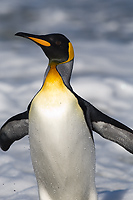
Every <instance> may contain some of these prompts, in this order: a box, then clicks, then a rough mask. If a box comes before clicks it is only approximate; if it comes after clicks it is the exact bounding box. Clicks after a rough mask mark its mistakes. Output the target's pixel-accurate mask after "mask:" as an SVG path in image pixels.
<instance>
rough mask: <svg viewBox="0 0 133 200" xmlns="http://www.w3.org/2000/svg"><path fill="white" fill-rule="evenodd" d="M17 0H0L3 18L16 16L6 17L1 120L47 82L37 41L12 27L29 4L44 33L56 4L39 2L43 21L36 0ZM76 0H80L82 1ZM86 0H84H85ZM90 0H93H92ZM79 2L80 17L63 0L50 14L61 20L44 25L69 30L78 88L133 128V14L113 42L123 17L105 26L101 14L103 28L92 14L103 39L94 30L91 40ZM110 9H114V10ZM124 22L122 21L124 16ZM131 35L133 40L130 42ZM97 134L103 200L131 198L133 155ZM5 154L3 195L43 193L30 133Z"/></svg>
mask: <svg viewBox="0 0 133 200" xmlns="http://www.w3.org/2000/svg"><path fill="white" fill-rule="evenodd" d="M12 2H13V5H14V6H15V7H13V5H11V4H10V3H9V1H7V0H4V1H1V3H0V4H1V5H2V6H3V10H2V6H0V11H1V12H0V15H1V16H2V17H3V18H2V17H1V19H3V20H5V19H6V17H5V16H7V15H9V13H10V15H11V18H10V15H9V16H8V17H9V18H10V20H11V21H10V20H7V21H6V23H3V24H1V25H0V26H1V28H2V29H1V31H0V47H1V48H0V61H1V64H0V125H2V124H3V123H4V122H5V120H6V119H7V118H9V117H10V116H12V115H15V114H16V113H19V112H21V111H24V110H25V109H26V107H27V105H28V103H29V102H30V100H31V99H32V97H33V96H34V94H35V93H36V92H37V90H38V89H39V88H40V86H41V84H42V80H43V74H44V71H45V69H46V66H47V61H48V60H47V59H46V58H45V56H44V55H43V53H42V52H41V50H40V49H39V48H38V47H37V46H36V45H35V44H33V43H32V42H30V41H28V40H24V39H22V38H14V36H13V34H12V33H15V32H17V31H20V27H21V23H19V20H20V21H21V20H22V19H21V17H20V19H19V17H18V18H16V16H19V15H17V14H16V15H13V14H12V12H13V13H14V12H16V13H17V12H18V11H17V10H18V8H19V9H20V8H22V7H23V9H24V8H27V13H28V14H30V17H31V18H28V19H30V20H29V21H28V23H31V22H32V23H31V26H30V27H29V32H31V30H32V33H36V31H34V30H36V29H37V28H38V29H37V30H38V31H37V32H38V33H39V27H40V33H42V31H43V28H42V26H41V22H42V21H43V19H45V17H46V16H45V15H46V14H48V13H49V11H50V8H51V7H50V6H49V7H48V5H46V8H47V10H46V11H47V12H46V11H45V12H42V8H40V7H41V6H40V7H39V8H40V10H39V11H41V12H40V13H39V16H38V18H39V19H40V21H39V24H38V23H37V21H35V23H33V21H34V18H33V19H32V17H33V16H32V12H31V10H34V14H35V12H36V9H35V6H37V5H36V4H35V2H34V7H32V8H31V7H30V2H31V0H29V1H22V2H23V3H21V4H22V5H21V4H19V3H17V2H18V1H15V0H13V1H12ZM26 2H27V3H28V6H29V8H30V9H29V8H28V7H26V6H25V7H24V4H25V3H26ZM38 2H39V3H42V1H41V0H39V1H38ZM49 2H52V1H49ZM58 2H60V1H58ZM77 2H78V4H79V5H80V3H81V1H80V0H79V1H77ZM83 2H84V3H85V2H86V1H83ZM88 2H89V3H90V2H91V1H88ZM112 2H114V1H112ZM117 2H119V1H117ZM122 2H125V1H124V0H123V1H122ZM127 2H130V1H127ZM8 3H9V4H8ZM69 3H70V2H69ZM64 4H65V3H64ZM78 4H77V7H76V8H75V10H74V12H73V13H74V14H75V16H76V17H77V18H76V17H75V18H73V13H71V12H70V11H69V13H67V11H68V10H69V6H68V5H64V7H63V8H64V10H63V12H62V11H61V9H60V8H58V9H55V10H54V12H53V13H52V15H51V19H54V20H55V22H56V29H55V24H54V21H53V24H52V22H51V23H50V25H49V24H46V19H45V24H46V27H45V30H47V32H54V30H56V31H57V28H59V32H62V33H64V34H66V35H68V36H69V38H70V39H71V41H72V43H73V45H74V49H75V64H74V71H73V76H72V81H71V83H72V86H73V88H74V90H75V91H76V92H77V93H78V94H79V95H80V96H82V97H83V98H85V99H86V100H88V101H89V102H91V103H92V104H93V105H95V106H96V107H97V108H99V109H100V110H102V111H103V112H105V113H106V114H108V115H110V116H112V117H114V118H116V119H117V120H119V121H121V122H123V123H125V124H126V125H128V126H129V127H131V128H133V114H132V113H133V56H132V55H133V41H132V39H131V38H130V37H129V35H131V34H129V33H130V32H131V31H132V27H131V19H129V20H128V19H127V18H126V20H127V23H125V24H126V31H125V29H122V28H121V29H120V30H119V29H118V33H119V31H122V30H124V31H125V32H123V34H121V38H122V36H123V39H121V38H120V39H121V41H119V39H118V38H117V42H111V40H106V39H105V38H107V37H109V36H110V37H111V39H112V38H113V37H114V36H111V35H109V30H110V28H111V27H112V29H113V30H114V29H115V27H116V26H117V25H118V21H117V20H116V21H115V20H114V21H115V23H116V24H115V25H114V24H113V25H112V26H111V24H110V23H112V21H110V23H109V24H108V26H106V25H107V24H105V21H104V20H103V19H101V18H102V17H99V20H103V21H104V23H102V29H101V32H100V28H99V27H100V25H99V23H95V22H96V19H95V18H93V20H92V18H91V23H89V24H88V27H90V29H91V27H92V28H93V27H94V26H92V24H93V22H94V24H95V25H96V27H97V29H96V28H95V29H94V28H93V31H94V32H95V31H96V32H97V31H99V32H98V33H99V34H98V35H100V34H101V38H100V39H97V38H96V35H95V38H96V40H94V38H93V40H91V38H86V37H85V34H84V33H85V32H86V31H89V30H87V29H85V30H84V28H85V27H84V26H85V24H82V23H81V22H82V20H84V18H83V17H79V15H78V13H79V11H80V14H81V16H82V13H83V11H84V9H87V8H86V7H83V8H82V9H81V8H79V7H78ZM42 5H43V3H42ZM65 6H66V7H65ZM112 7H113V6H112ZM112 7H111V9H112ZM129 7H130V6H129ZM116 8H117V10H118V11H119V12H118V13H120V9H118V7H116ZM28 9H29V10H28ZM37 9H38V7H37ZM67 9H68V10H67ZM73 9H74V8H73ZM20 10H21V9H20ZM97 10H98V9H96V11H97ZM28 11H30V12H28ZM37 11H38V10H37ZM59 11H60V12H59ZM85 11H86V10H85ZM94 11H95V9H94ZM2 12H3V13H4V14H3V13H2ZM56 12H57V13H56ZM86 12H87V11H86ZM109 12H110V13H111V10H109ZM123 12H124V11H123ZM88 13H91V12H88ZM101 13H103V14H104V15H102V16H105V14H107V13H106V12H101ZM101 13H100V14H99V15H98V13H96V14H97V15H98V16H101ZM37 14H38V12H37ZM67 14H68V15H70V14H71V17H72V21H71V23H70V32H69V31H68V27H69V19H68V16H67ZM92 14H93V13H91V14H90V16H91V15H92ZM21 15H22V13H21ZM13 16H15V17H13ZM55 16H56V18H55ZM125 16H126V15H125ZM4 17H5V18H4ZM9 18H8V19H9ZM81 18H82V19H81ZM1 19H0V20H1ZM39 19H37V20H39ZM124 19H125V18H124ZM17 20H18V21H17ZM25 20H26V17H25V19H23V25H22V28H21V30H22V31H27V32H28V23H27V22H26V25H25V26H24V22H25ZM32 20H33V21H32ZM74 20H75V21H74ZM14 21H15V25H14V26H11V25H10V23H9V22H11V24H13V22H14ZM16 21H17V22H16ZM123 21H124V20H123ZM63 22H64V23H65V24H66V26H65V25H64V24H63ZM124 22H125V21H124ZM124 22H123V23H124ZM73 23H75V24H76V25H75V27H73ZM86 23H87V22H86ZM119 23H122V22H121V21H120V20H119ZM16 24H17V25H16ZM33 24H35V26H34V25H33ZM60 24H61V25H60ZM94 24H93V25H94ZM125 24H124V25H125ZM9 25H10V26H11V27H10V30H11V31H8V29H9ZM89 25H90V26H89ZM97 25H98V26H97ZM109 25H110V27H109ZM124 25H123V27H124ZM18 27H19V28H18ZM52 27H54V28H52ZM61 27H62V28H61ZM107 29H108V30H107ZM112 29H111V30H112ZM2 30H3V32H2ZM45 30H44V31H45ZM78 30H80V31H78ZM47 32H46V33H47ZM76 32H77V35H76ZM5 33H6V34H7V35H6V34H5ZM80 34H81V35H82V36H84V39H82V37H79V36H80ZM115 35H117V37H118V35H119V34H117V33H116V32H115ZM93 36H94V35H93ZM129 38H130V39H131V41H130V42H129V41H128V42H126V41H127V40H128V39H129ZM94 136H95V143H96V185H97V191H98V197H99V200H112V199H114V200H132V199H133V156H132V155H131V154H130V153H128V152H127V151H125V150H124V149H123V148H121V147H120V146H118V145H117V144H114V143H112V142H109V141H107V140H104V139H103V138H101V137H100V136H98V135H97V134H95V133H94ZM0 157H1V161H0V199H2V200H31V199H32V200H36V199H38V194H37V185H36V180H35V176H34V172H33V169H32V164H31V159H30V151H29V143H28V137H25V138H24V139H22V140H21V141H19V142H16V143H15V144H14V145H13V146H12V147H11V148H10V150H9V151H8V152H3V151H0Z"/></svg>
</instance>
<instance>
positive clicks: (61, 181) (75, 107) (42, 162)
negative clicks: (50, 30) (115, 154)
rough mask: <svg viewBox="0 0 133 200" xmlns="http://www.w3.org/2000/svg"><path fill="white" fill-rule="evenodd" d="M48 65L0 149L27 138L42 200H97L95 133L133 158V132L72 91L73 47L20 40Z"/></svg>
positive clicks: (0, 133) (57, 40) (37, 38)
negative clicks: (39, 53)
mask: <svg viewBox="0 0 133 200" xmlns="http://www.w3.org/2000/svg"><path fill="white" fill-rule="evenodd" d="M16 35H17V36H21V37H24V38H27V39H30V40H32V41H33V42H35V43H36V44H37V45H39V46H40V47H41V48H42V50H43V51H44V53H45V55H46V56H47V57H48V59H49V63H48V67H47V69H46V72H45V75H44V81H43V85H42V87H41V89H40V90H39V91H38V92H37V94H36V95H35V96H34V98H33V99H32V101H31V102H30V104H29V106H28V108H27V110H26V111H25V112H23V113H20V114H17V115H15V116H13V117H11V118H10V119H8V120H7V121H6V122H5V124H4V125H3V126H2V127H1V129H0V147H1V149H2V150H4V151H7V150H8V149H9V147H10V146H11V144H12V143H13V142H14V141H16V140H19V139H21V138H22V137H24V136H26V135H27V134H29V141H30V151H31V159H32V164H33V168H34V171H35V176H36V179H37V184H38V191H39V197H40V200H97V193H96V187H95V147H94V140H93V133H92V132H93V131H95V132H97V133H99V134H100V135H101V136H102V137H104V138H106V139H108V140H111V141H113V142H116V143H118V144H119V145H121V146H122V147H124V148H125V149H126V150H127V151H129V152H130V153H133V130H132V129H130V128H128V127H127V126H125V125H124V124H122V123H120V122H118V121H117V120H115V119H113V118H111V117H109V116H107V115H106V114H104V113H102V112H101V111H99V110H98V109H97V108H95V107H94V106H93V105H91V104H90V103H89V102H87V101H86V100H84V99H82V98H81V97H80V96H78V95H77V94H76V93H75V92H74V90H73V89H72V87H71V85H70V78H71V73H72V69H73V62H74V50H73V46H72V43H71V42H70V41H69V39H67V38H66V37H65V36H64V35H62V34H56V33H54V34H48V35H34V34H29V33H23V32H19V33H17V34H16Z"/></svg>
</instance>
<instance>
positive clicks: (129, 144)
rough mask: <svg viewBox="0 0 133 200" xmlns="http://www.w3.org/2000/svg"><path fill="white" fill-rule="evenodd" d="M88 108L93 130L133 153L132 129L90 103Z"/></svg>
mask: <svg viewBox="0 0 133 200" xmlns="http://www.w3.org/2000/svg"><path fill="white" fill-rule="evenodd" d="M89 109H90V117H91V121H92V129H93V131H95V132H97V133H99V134H100V135H101V136H102V137H104V138H105V139H108V140H111V141H113V142H116V143H117V144H119V145H121V146H122V147H124V148H125V149H126V150H127V151H129V152H130V153H133V130H132V129H130V128H129V127H127V126H125V125H124V124H122V123H120V122H118V121H117V120H115V119H112V118H111V117H109V116H107V115H105V114H104V113H102V112H101V111H99V110H98V109H96V108H95V107H94V106H92V105H91V106H89Z"/></svg>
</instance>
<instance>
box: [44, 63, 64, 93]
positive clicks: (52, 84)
mask: <svg viewBox="0 0 133 200" xmlns="http://www.w3.org/2000/svg"><path fill="white" fill-rule="evenodd" d="M56 67H57V65H56V64H55V63H52V64H50V65H49V66H48V68H49V71H48V72H46V73H47V74H46V78H45V80H44V83H43V86H42V89H41V90H45V91H46V90H49V91H50V90H57V89H59V90H61V89H63V87H64V83H63V80H62V78H61V76H60V74H59V72H58V71H57V68H56Z"/></svg>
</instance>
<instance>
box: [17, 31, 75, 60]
mask: <svg viewBox="0 0 133 200" xmlns="http://www.w3.org/2000/svg"><path fill="white" fill-rule="evenodd" d="M15 35H17V36H21V37H25V38H28V39H30V40H32V41H34V42H35V43H36V44H38V45H39V46H40V47H41V48H42V50H43V51H44V53H45V54H46V56H47V57H48V58H49V61H50V63H51V62H55V63H57V64H60V63H64V62H69V61H71V60H72V59H73V58H74V51H73V47H72V44H71V42H70V41H69V40H68V39H67V38H66V37H65V36H64V35H62V34H59V33H53V34H48V35H33V34H29V33H23V32H19V33H16V34H15Z"/></svg>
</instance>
